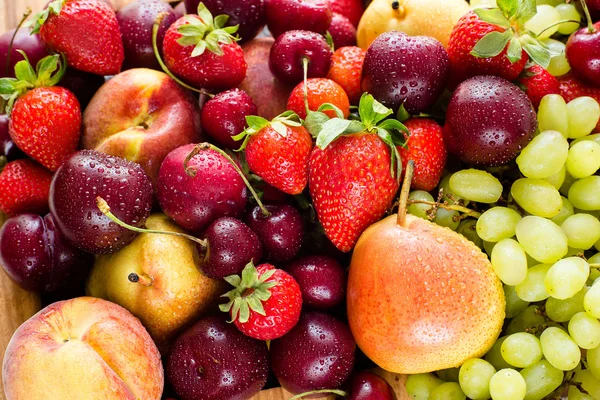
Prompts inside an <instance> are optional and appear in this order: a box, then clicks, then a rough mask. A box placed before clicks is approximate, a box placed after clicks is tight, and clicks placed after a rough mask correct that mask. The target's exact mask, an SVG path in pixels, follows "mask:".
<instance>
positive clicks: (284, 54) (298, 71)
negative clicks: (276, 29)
mask: <svg viewBox="0 0 600 400" xmlns="http://www.w3.org/2000/svg"><path fill="white" fill-rule="evenodd" d="M332 55H333V51H332V50H331V47H329V45H328V44H327V41H326V40H325V38H324V37H323V36H321V35H319V34H318V33H314V32H309V31H288V32H285V33H284V34H283V35H281V36H279V37H278V38H277V40H275V43H273V47H271V52H270V54H269V68H270V69H271V72H272V73H273V75H275V77H277V79H279V80H280V81H282V82H284V83H287V84H289V85H295V84H297V83H299V82H301V81H302V79H303V78H304V66H303V59H305V58H306V59H308V72H307V74H308V77H309V78H321V77H324V76H326V75H327V73H328V72H329V67H330V66H331V57H332Z"/></svg>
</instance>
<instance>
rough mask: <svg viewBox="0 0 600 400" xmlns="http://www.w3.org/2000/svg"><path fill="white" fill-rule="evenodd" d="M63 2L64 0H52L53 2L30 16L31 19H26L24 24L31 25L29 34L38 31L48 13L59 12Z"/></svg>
mask: <svg viewBox="0 0 600 400" xmlns="http://www.w3.org/2000/svg"><path fill="white" fill-rule="evenodd" d="M63 3H64V0H54V1H53V2H51V3H50V4H48V7H46V8H45V9H43V10H42V11H40V12H39V13H37V14H35V15H34V16H33V17H32V19H31V21H28V22H27V23H26V26H30V25H33V28H32V29H31V34H32V35H33V34H34V33H39V32H40V28H41V27H42V25H44V23H46V21H47V20H48V18H49V17H50V14H55V15H58V14H60V12H61V10H62V7H63Z"/></svg>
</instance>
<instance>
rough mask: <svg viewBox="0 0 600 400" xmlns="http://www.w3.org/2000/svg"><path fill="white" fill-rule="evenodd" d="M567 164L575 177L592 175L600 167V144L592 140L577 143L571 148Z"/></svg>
mask: <svg viewBox="0 0 600 400" xmlns="http://www.w3.org/2000/svg"><path fill="white" fill-rule="evenodd" d="M566 166H567V171H569V174H571V176H572V177H574V178H577V179H580V178H585V177H586V176H590V175H592V174H593V173H595V172H596V171H597V170H598V168H600V144H598V143H596V142H592V141H591V140H584V141H581V142H579V143H575V144H574V145H573V146H571V148H570V149H569V156H568V157H567V162H566Z"/></svg>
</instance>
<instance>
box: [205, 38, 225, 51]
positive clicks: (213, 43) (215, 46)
mask: <svg viewBox="0 0 600 400" xmlns="http://www.w3.org/2000/svg"><path fill="white" fill-rule="evenodd" d="M205 42H206V47H207V48H208V50H210V51H211V52H213V53H214V54H216V55H218V56H222V55H223V54H224V53H223V49H222V48H221V46H220V45H219V38H218V37H217V36H215V35H213V34H212V33H210V34H209V35H208V36H207V37H206V38H205Z"/></svg>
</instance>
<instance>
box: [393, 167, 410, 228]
mask: <svg viewBox="0 0 600 400" xmlns="http://www.w3.org/2000/svg"><path fill="white" fill-rule="evenodd" d="M414 173H415V162H414V161H413V160H408V163H407V164H406V171H405V175H404V182H403V183H402V190H401V191H400V199H399V200H398V216H397V219H396V223H397V224H398V225H400V226H405V224H406V207H407V204H408V194H409V193H410V184H411V182H412V179H413V174H414Z"/></svg>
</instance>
